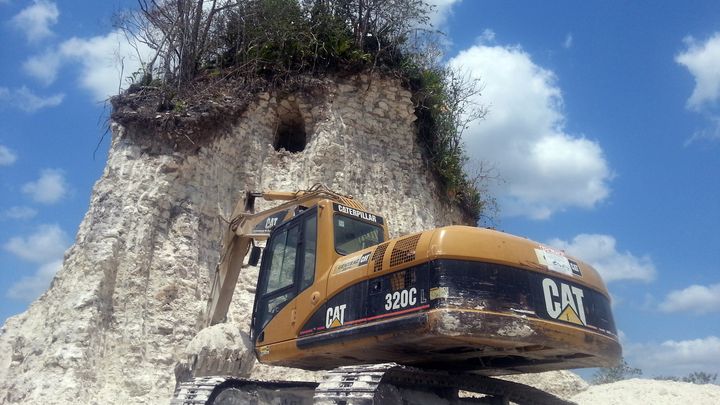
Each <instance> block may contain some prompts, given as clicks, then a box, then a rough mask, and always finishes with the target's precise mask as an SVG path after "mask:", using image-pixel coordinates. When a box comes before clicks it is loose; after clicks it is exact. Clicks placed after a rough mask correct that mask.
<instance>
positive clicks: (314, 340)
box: [172, 185, 621, 404]
mask: <svg viewBox="0 0 720 405" xmlns="http://www.w3.org/2000/svg"><path fill="white" fill-rule="evenodd" d="M258 198H262V199H264V200H267V201H282V203H281V204H280V205H278V206H276V207H274V208H271V209H268V210H264V211H262V212H259V213H255V200H256V199H258ZM259 241H265V242H266V243H265V247H264V249H261V248H260V247H258V246H257V245H256V243H255V242H259ZM223 246H224V248H223V254H222V257H221V261H220V263H219V265H218V267H217V269H216V272H215V277H214V281H213V284H212V292H211V295H210V298H209V301H208V308H207V313H206V314H207V325H208V326H209V325H213V324H216V323H219V322H223V321H224V319H225V317H226V314H227V311H228V307H229V305H230V301H231V298H232V295H233V291H234V289H235V286H236V284H237V280H238V276H239V273H240V271H241V268H242V267H243V263H244V261H245V259H246V256H247V255H248V253H250V254H249V258H248V260H247V262H248V264H250V265H257V264H258V262H260V263H261V264H260V272H259V277H258V281H257V292H256V296H255V304H254V308H253V313H252V324H251V330H250V339H251V340H252V342H253V344H254V350H255V355H256V356H257V359H258V360H259V361H260V362H261V363H265V364H269V365H278V366H288V367H296V368H301V369H305V370H330V371H329V372H328V373H327V377H326V379H325V381H324V382H322V383H320V384H317V383H302V382H288V381H273V382H263V381H252V380H247V379H242V378H234V377H233V376H207V375H206V376H198V377H196V378H194V379H190V380H189V381H184V382H181V383H180V384H178V386H177V388H176V391H175V397H174V398H173V401H172V404H226V403H227V404H235V403H238V404H240V403H258V404H263V403H288V404H290V403H293V404H304V403H308V404H310V403H323V404H325V403H327V404H385V403H390V404H392V403H398V404H400V403H406V404H411V403H427V402H423V401H420V402H418V400H415V399H413V398H420V397H422V398H425V399H427V396H425V397H423V396H422V395H420V394H418V392H421V393H424V394H423V395H434V396H435V397H437V398H443V399H442V400H443V401H448V402H447V403H453V404H455V403H508V401H513V402H516V403H521V404H535V403H538V404H540V403H553V404H554V403H567V402H565V401H563V400H561V399H559V398H557V397H554V396H552V395H550V394H547V393H545V392H542V391H539V390H536V389H533V388H531V387H527V386H524V385H521V384H515V383H511V382H508V381H505V380H501V379H496V378H492V377H491V376H497V375H508V374H517V373H532V372H541V371H549V370H559V369H570V368H581V367H608V366H612V365H614V364H616V363H617V362H618V360H619V359H620V357H621V347H620V344H619V342H618V337H617V332H616V329H615V325H614V321H613V317H612V312H611V308H610V297H609V295H608V291H607V288H606V287H605V285H604V283H603V281H602V279H601V278H600V276H599V275H598V273H597V271H596V270H595V269H593V268H592V267H591V266H590V265H588V264H586V263H584V262H582V261H581V260H579V259H577V258H574V257H571V256H569V255H567V254H565V253H564V252H562V251H559V250H556V249H553V248H550V247H548V246H545V245H543V244H540V243H537V242H533V241H531V240H528V239H524V238H520V237H517V236H512V235H509V234H506V233H502V232H498V231H494V230H489V229H481V228H476V227H468V226H447V227H441V228H436V229H432V230H428V231H424V232H420V233H415V234H411V235H405V236H402V237H399V238H395V239H390V238H389V237H388V229H387V224H386V222H385V219H384V218H383V217H382V216H380V215H378V214H376V213H371V212H369V211H368V210H367V209H365V208H364V207H363V206H362V204H360V203H359V202H358V201H357V200H355V199H353V198H352V197H349V196H344V195H340V194H338V193H335V192H333V191H331V190H329V189H327V188H325V187H323V186H320V185H316V186H314V187H312V188H310V189H309V190H303V191H297V192H275V191H266V192H258V193H254V192H247V193H246V195H245V198H244V199H243V200H242V201H241V202H240V203H239V204H238V206H237V207H236V209H235V212H234V213H233V219H232V221H231V224H230V227H229V229H228V231H227V234H226V236H225V238H224V241H223ZM261 256H262V260H260V258H261ZM458 390H466V391H473V392H478V393H481V394H484V395H485V397H484V398H483V399H473V400H472V402H467V401H470V400H463V399H460V398H459V397H458V395H457V392H458ZM409 392H410V393H409ZM418 395H420V396H418ZM463 401H465V402H463ZM482 401H485V402H482ZM432 402H435V401H432ZM438 403H439V402H438Z"/></svg>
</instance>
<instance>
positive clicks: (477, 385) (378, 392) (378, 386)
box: [315, 363, 574, 405]
mask: <svg viewBox="0 0 720 405" xmlns="http://www.w3.org/2000/svg"><path fill="white" fill-rule="evenodd" d="M458 390H462V391H470V392H474V393H478V394H483V395H485V397H483V398H472V399H470V398H468V399H463V398H458V397H457V391H458ZM413 391H414V392H415V393H416V394H417V393H418V392H425V393H429V394H433V395H436V396H437V397H439V398H437V397H436V398H432V399H430V398H428V397H425V398H423V397H422V396H421V395H414V396H413V395H409V396H410V398H408V397H406V396H408V392H413ZM413 397H414V398H413ZM423 399H425V400H428V401H432V402H424V400H423ZM438 400H445V401H446V403H448V404H464V403H467V404H470V403H472V404H508V403H509V402H513V403H516V404H519V405H572V404H574V403H573V402H570V401H566V400H564V399H562V398H559V397H557V396H555V395H552V394H549V393H547V392H545V391H541V390H539V389H537V388H534V387H530V386H527V385H524V384H519V383H515V382H511V381H505V380H500V379H496V378H491V377H485V376H481V375H475V374H453V373H449V372H445V371H435V370H425V369H418V368H414V367H407V366H401V365H398V364H395V363H387V364H378V365H371V366H346V367H339V368H336V369H334V370H331V371H329V372H328V374H327V376H326V378H325V381H323V382H322V383H320V385H319V386H318V388H317V389H316V390H315V404H322V405H326V404H327V405H330V404H348V405H350V404H352V405H376V404H393V403H397V404H413V405H415V404H417V405H421V404H425V403H439V402H438Z"/></svg>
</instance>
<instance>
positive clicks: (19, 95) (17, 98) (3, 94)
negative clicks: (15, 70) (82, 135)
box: [0, 86, 65, 113]
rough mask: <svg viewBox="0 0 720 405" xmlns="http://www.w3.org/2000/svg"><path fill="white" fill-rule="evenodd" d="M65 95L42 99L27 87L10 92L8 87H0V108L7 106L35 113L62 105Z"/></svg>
mask: <svg viewBox="0 0 720 405" xmlns="http://www.w3.org/2000/svg"><path fill="white" fill-rule="evenodd" d="M64 98H65V95H64V94H54V95H52V96H47V97H41V96H38V95H36V94H35V93H33V92H32V91H31V90H29V89H28V88H27V87H25V86H22V87H20V88H19V89H14V90H10V89H8V88H7V87H0V106H1V105H2V104H6V105H8V106H11V107H16V108H19V109H21V110H23V111H25V112H29V113H32V112H35V111H38V110H40V109H43V108H47V107H55V106H58V105H60V103H62V101H63V99H64Z"/></svg>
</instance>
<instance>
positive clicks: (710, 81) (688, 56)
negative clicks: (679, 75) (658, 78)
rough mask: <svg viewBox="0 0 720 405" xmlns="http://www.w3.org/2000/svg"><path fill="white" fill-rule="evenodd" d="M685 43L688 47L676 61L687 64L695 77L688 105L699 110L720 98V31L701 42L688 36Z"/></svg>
mask: <svg viewBox="0 0 720 405" xmlns="http://www.w3.org/2000/svg"><path fill="white" fill-rule="evenodd" d="M685 43H686V45H687V49H686V50H685V51H683V52H682V53H680V54H678V55H677V56H675V62H677V63H679V64H681V65H683V66H685V67H686V68H687V69H688V70H689V71H690V73H691V74H692V75H693V77H694V78H695V89H693V92H692V94H691V95H690V98H689V99H688V100H687V106H688V107H689V108H691V109H694V110H699V109H700V108H701V107H703V106H704V105H707V104H711V103H715V102H717V101H718V99H719V98H720V33H715V34H714V35H713V36H712V37H710V38H709V39H708V40H707V41H705V42H701V43H698V42H697V41H696V40H695V39H694V38H692V37H688V38H686V39H685Z"/></svg>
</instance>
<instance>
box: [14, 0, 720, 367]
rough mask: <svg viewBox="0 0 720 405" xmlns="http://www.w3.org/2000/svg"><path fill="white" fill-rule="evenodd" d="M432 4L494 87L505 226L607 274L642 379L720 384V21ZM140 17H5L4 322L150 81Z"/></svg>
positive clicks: (474, 141)
mask: <svg viewBox="0 0 720 405" xmlns="http://www.w3.org/2000/svg"><path fill="white" fill-rule="evenodd" d="M434 3H436V4H437V5H438V9H437V14H436V15H435V16H434V21H435V23H436V25H437V26H439V27H441V28H442V29H443V31H445V32H447V33H448V36H447V46H448V49H447V53H446V59H447V61H448V63H449V64H451V65H453V66H455V67H457V68H459V69H462V70H463V71H465V72H466V74H467V75H469V76H472V77H476V78H479V79H480V80H481V81H482V83H483V84H484V91H483V95H482V97H481V98H480V99H479V100H478V101H479V102H480V103H482V104H484V105H486V106H488V107H489V115H488V116H487V118H486V119H485V120H484V121H481V122H477V123H475V124H473V125H472V126H471V127H470V128H469V129H468V130H467V131H466V133H465V144H466V146H467V149H468V152H469V154H470V156H471V158H472V162H484V165H485V166H486V167H492V168H493V169H494V173H495V174H496V175H497V176H498V178H499V181H497V182H494V183H492V184H491V185H490V187H491V189H492V190H493V192H494V193H495V195H496V196H497V198H498V200H499V202H500V209H501V211H500V217H499V220H498V227H499V228H500V229H502V230H505V231H508V232H511V233H514V234H519V235H522V236H526V237H529V238H531V239H535V240H538V241H541V242H546V243H549V244H552V245H554V246H556V247H558V248H562V249H565V250H567V251H568V252H570V253H573V254H575V255H577V256H579V257H581V258H583V259H584V260H586V261H588V262H591V263H592V264H593V265H594V266H595V267H596V268H597V269H598V270H599V271H600V272H601V273H602V274H603V276H604V278H605V280H606V281H607V283H608V285H609V288H610V291H611V293H612V295H613V297H614V312H615V317H616V321H617V324H618V327H619V329H620V330H621V331H622V339H623V342H624V348H625V354H626V358H627V359H628V361H629V362H630V363H631V364H632V365H634V366H636V367H640V368H642V369H643V370H644V371H645V375H649V376H652V375H659V374H662V375H686V374H687V373H688V372H690V371H696V370H704V371H710V372H720V275H719V272H720V265H719V264H718V263H720V232H718V229H720V180H718V179H719V178H720V158H719V156H718V155H719V153H720V106H719V105H718V100H719V99H720V3H717V2H715V1H692V2H682V3H681V2H650V1H637V2H627V1H593V2H576V1H553V2H531V1H470V0H464V1H457V0H435V1H434ZM134 5H135V2H133V1H130V0H122V1H120V0H116V1H103V2H97V1H93V2H90V1H51V0H37V1H19V0H0V36H1V38H2V41H0V58H1V60H2V64H0V193H1V194H0V195H2V198H1V199H0V319H3V320H4V319H5V318H7V317H8V316H11V315H13V314H16V313H19V312H21V311H23V310H24V309H25V308H26V307H27V306H28V305H29V303H30V302H32V301H33V300H34V299H35V298H37V297H38V296H39V295H40V294H41V293H42V292H43V291H44V290H45V289H46V288H47V286H48V285H49V283H50V280H51V278H52V275H53V274H54V272H55V271H56V270H57V269H58V268H59V266H60V264H61V261H62V256H63V252H64V251H65V249H67V248H68V247H69V246H70V245H71V244H72V242H73V239H74V236H75V234H76V232H77V228H78V225H79V223H80V221H81V219H82V217H83V215H84V213H85V211H86V210H87V207H88V203H89V197H90V193H91V188H92V185H93V183H94V182H95V181H96V180H97V179H98V178H99V177H100V175H101V173H102V169H103V167H104V164H105V157H106V154H107V149H108V146H109V142H108V135H105V134H104V133H105V127H106V125H105V124H106V121H105V120H106V118H107V114H108V111H109V110H108V106H107V105H106V104H105V103H104V102H103V100H104V99H105V98H106V97H107V96H109V95H112V94H113V93H114V92H116V91H117V88H118V85H119V82H120V79H121V78H122V77H127V76H129V75H130V72H132V71H134V70H135V69H136V67H137V66H138V65H137V63H138V61H137V59H138V58H137V55H135V54H134V52H133V49H132V48H131V47H129V46H128V45H127V43H126V42H125V40H124V38H123V37H122V36H121V35H118V33H117V32H116V31H114V29H113V27H112V16H113V13H114V12H115V11H116V10H118V9H120V8H122V7H134ZM120 60H122V63H120V62H119V61H120ZM120 66H123V68H122V71H121V69H120Z"/></svg>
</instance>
